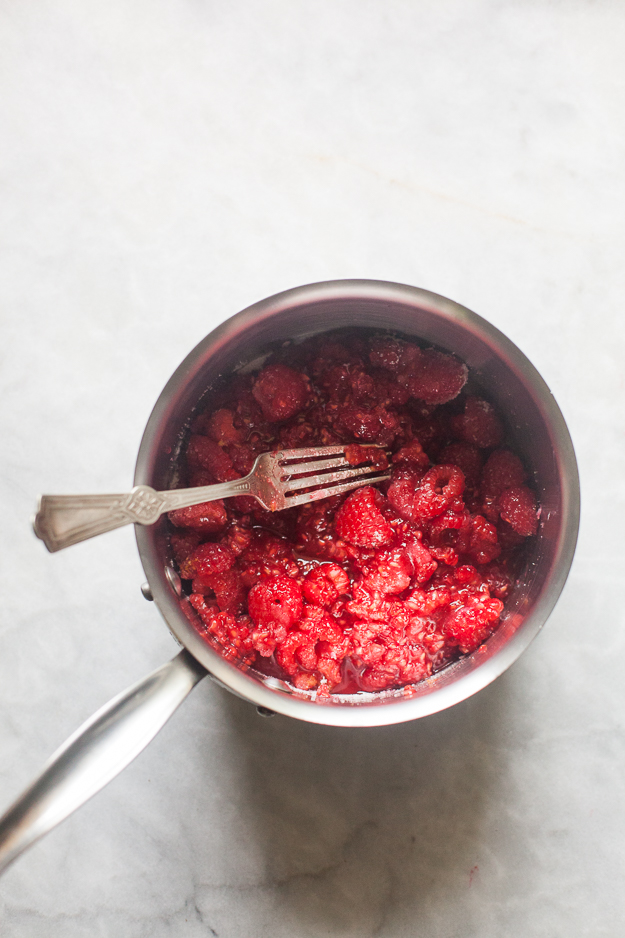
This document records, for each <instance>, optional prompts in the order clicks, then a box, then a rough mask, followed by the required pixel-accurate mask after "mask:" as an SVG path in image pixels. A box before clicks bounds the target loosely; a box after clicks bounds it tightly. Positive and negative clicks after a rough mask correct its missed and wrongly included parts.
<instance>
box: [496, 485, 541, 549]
mask: <svg viewBox="0 0 625 938" xmlns="http://www.w3.org/2000/svg"><path fill="white" fill-rule="evenodd" d="M499 510H500V513H501V517H502V518H503V520H504V521H507V522H508V524H509V525H510V526H511V527H512V529H513V530H514V531H516V533H517V534H520V535H521V536H522V537H530V535H532V534H536V531H537V530H538V515H537V512H536V500H535V498H534V493H533V492H532V491H531V490H530V489H528V488H527V486H526V485H520V486H515V487H514V488H509V489H506V490H505V492H503V493H502V494H501V495H500V496H499Z"/></svg>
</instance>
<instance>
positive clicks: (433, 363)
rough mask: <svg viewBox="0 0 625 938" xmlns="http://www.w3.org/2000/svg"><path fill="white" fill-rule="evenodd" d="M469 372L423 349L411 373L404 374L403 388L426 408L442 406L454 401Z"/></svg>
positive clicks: (449, 358) (460, 364) (452, 360)
mask: <svg viewBox="0 0 625 938" xmlns="http://www.w3.org/2000/svg"><path fill="white" fill-rule="evenodd" d="M468 375H469V369H468V368H467V366H466V365H465V364H464V362H461V361H458V359H457V358H454V356H453V355H447V354H445V352H438V351H437V350H436V349H426V350H425V351H424V352H422V353H421V356H420V357H419V359H418V360H417V362H416V364H415V368H414V370H411V371H409V372H406V375H405V377H404V378H402V379H400V380H402V381H404V382H405V384H406V387H407V388H408V390H409V391H410V393H411V395H412V396H413V397H416V398H417V399H418V400H420V401H425V403H426V404H446V403H447V402H448V401H452V400H453V399H454V398H455V397H458V395H459V394H460V392H461V391H462V389H463V387H464V386H465V384H466V383H467V378H468Z"/></svg>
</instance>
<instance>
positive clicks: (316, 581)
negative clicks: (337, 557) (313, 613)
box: [302, 563, 350, 607]
mask: <svg viewBox="0 0 625 938" xmlns="http://www.w3.org/2000/svg"><path fill="white" fill-rule="evenodd" d="M349 585H350V581H349V576H348V575H347V573H346V572H345V570H343V568H342V567H339V565H338V564H336V563H324V564H321V565H320V566H318V567H315V568H314V569H313V570H311V571H310V572H309V573H307V574H306V576H305V577H304V581H303V583H302V592H303V594H304V598H305V599H306V601H307V602H309V603H312V604H313V605H317V606H328V607H329V606H332V605H333V603H335V602H336V600H337V599H338V598H339V596H343V595H345V594H346V593H348V592H349Z"/></svg>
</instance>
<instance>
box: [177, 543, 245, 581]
mask: <svg viewBox="0 0 625 938" xmlns="http://www.w3.org/2000/svg"><path fill="white" fill-rule="evenodd" d="M234 561H235V556H234V554H233V553H232V551H231V550H230V548H229V547H225V546H224V545H223V544H212V543H209V544H200V546H199V547H196V549H195V550H194V551H193V552H192V553H191V554H189V556H188V557H187V558H186V560H184V561H183V562H182V563H181V564H180V576H181V577H182V578H183V580H191V579H193V578H194V577H202V578H205V577H207V576H210V575H211V574H213V573H225V572H226V570H229V569H230V567H232V565H233V564H234Z"/></svg>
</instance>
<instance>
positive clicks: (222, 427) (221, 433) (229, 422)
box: [206, 407, 243, 445]
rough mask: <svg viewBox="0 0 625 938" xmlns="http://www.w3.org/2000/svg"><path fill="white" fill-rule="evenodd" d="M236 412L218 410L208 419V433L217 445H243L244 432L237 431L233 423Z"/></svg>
mask: <svg viewBox="0 0 625 938" xmlns="http://www.w3.org/2000/svg"><path fill="white" fill-rule="evenodd" d="M233 419H234V411H232V410H228V409H227V408H225V407H222V408H220V410H216V411H215V413H214V414H211V416H210V417H209V418H208V421H207V427H206V433H207V435H208V436H210V438H211V440H214V441H215V443H221V444H222V445H224V444H227V443H241V442H242V440H243V431H242V430H239V429H237V427H235V426H234V423H233Z"/></svg>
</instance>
